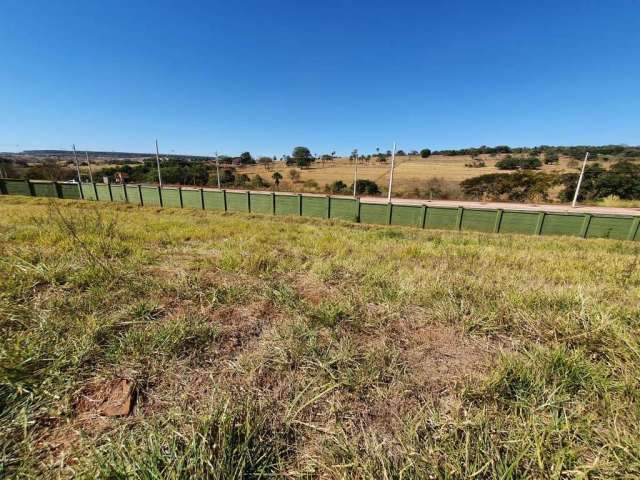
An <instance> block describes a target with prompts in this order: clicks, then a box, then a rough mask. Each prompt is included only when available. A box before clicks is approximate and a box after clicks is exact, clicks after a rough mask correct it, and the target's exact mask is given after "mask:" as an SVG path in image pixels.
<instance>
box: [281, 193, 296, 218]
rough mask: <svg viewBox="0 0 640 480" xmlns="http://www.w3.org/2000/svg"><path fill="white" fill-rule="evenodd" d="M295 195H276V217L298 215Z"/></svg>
mask: <svg viewBox="0 0 640 480" xmlns="http://www.w3.org/2000/svg"><path fill="white" fill-rule="evenodd" d="M298 201H299V200H298V196H297V195H276V215H299V214H300V210H299V209H300V204H299V203H298Z"/></svg>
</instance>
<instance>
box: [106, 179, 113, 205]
mask: <svg viewBox="0 0 640 480" xmlns="http://www.w3.org/2000/svg"><path fill="white" fill-rule="evenodd" d="M107 187H109V201H110V202H113V192H112V191H111V182H109V183H107Z"/></svg>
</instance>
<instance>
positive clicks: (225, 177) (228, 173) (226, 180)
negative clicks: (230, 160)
mask: <svg viewBox="0 0 640 480" xmlns="http://www.w3.org/2000/svg"><path fill="white" fill-rule="evenodd" d="M235 180H236V176H235V173H234V171H233V170H232V169H229V168H225V169H224V170H222V173H221V174H220V183H221V184H222V185H229V184H231V183H234V182H235ZM216 182H217V177H216Z"/></svg>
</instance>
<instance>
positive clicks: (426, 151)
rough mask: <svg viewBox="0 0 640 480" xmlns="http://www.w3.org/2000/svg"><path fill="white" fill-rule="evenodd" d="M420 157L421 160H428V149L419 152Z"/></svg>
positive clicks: (429, 154) (429, 151) (429, 153)
mask: <svg viewBox="0 0 640 480" xmlns="http://www.w3.org/2000/svg"><path fill="white" fill-rule="evenodd" d="M420 156H421V157H422V158H429V157H430V156H431V150H429V149H428V148H423V149H422V150H420Z"/></svg>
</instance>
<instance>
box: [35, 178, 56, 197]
mask: <svg viewBox="0 0 640 480" xmlns="http://www.w3.org/2000/svg"><path fill="white" fill-rule="evenodd" d="M31 185H33V192H34V193H35V196H36V197H56V198H57V197H58V191H57V190H56V186H55V184H54V183H53V182H33V181H32V182H31Z"/></svg>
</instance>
